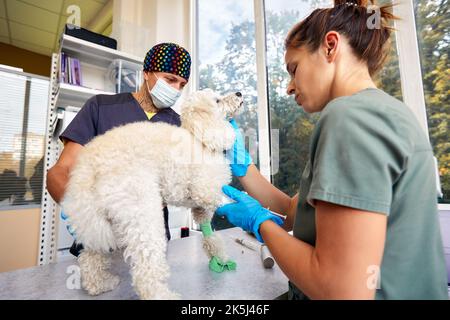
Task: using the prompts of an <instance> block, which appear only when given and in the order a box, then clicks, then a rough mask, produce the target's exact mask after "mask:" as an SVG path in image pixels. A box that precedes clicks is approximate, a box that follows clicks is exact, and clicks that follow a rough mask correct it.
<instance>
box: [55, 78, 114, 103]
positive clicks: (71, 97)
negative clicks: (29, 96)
mask: <svg viewBox="0 0 450 320" xmlns="http://www.w3.org/2000/svg"><path fill="white" fill-rule="evenodd" d="M97 94H109V95H113V94H116V93H115V92H106V91H100V90H96V89H90V88H85V87H80V86H74V85H71V84H67V83H61V84H60V85H59V92H58V99H57V101H56V105H57V106H61V105H72V106H75V107H78V106H79V107H81V106H82V105H83V104H84V103H85V102H86V100H88V99H89V98H91V97H93V96H95V95H97Z"/></svg>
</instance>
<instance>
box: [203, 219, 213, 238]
mask: <svg viewBox="0 0 450 320" xmlns="http://www.w3.org/2000/svg"><path fill="white" fill-rule="evenodd" d="M200 229H201V230H202V233H203V236H205V237H209V236H211V235H212V234H213V231H212V227H211V222H207V223H202V224H200Z"/></svg>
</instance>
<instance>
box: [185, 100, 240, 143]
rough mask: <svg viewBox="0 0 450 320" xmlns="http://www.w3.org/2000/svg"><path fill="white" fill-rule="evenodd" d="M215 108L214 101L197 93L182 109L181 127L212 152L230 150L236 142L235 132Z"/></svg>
mask: <svg viewBox="0 0 450 320" xmlns="http://www.w3.org/2000/svg"><path fill="white" fill-rule="evenodd" d="M215 108H217V105H214V99H212V98H210V97H209V96H206V95H204V94H199V93H195V94H194V97H192V98H191V99H189V100H188V101H186V103H185V104H184V105H183V106H182V108H181V116H180V118H181V127H183V128H185V129H186V130H188V131H189V132H191V133H192V135H193V136H194V137H195V138H196V139H197V140H199V141H201V142H202V143H203V145H204V146H205V147H206V148H208V149H209V150H211V151H223V150H228V149H230V148H231V147H232V146H233V143H234V140H235V134H234V130H233V127H232V126H231V124H230V123H229V122H228V121H227V120H225V119H221V116H220V115H219V114H218V112H219V111H218V110H215ZM216 112H217V113H216Z"/></svg>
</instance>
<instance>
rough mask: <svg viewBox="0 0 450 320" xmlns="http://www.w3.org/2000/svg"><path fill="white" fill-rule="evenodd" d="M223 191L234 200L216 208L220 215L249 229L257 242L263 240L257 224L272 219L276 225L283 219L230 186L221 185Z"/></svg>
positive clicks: (237, 225)
mask: <svg viewBox="0 0 450 320" xmlns="http://www.w3.org/2000/svg"><path fill="white" fill-rule="evenodd" d="M222 191H223V193H225V194H226V195H227V196H228V197H230V198H231V199H233V200H235V201H236V202H235V203H229V204H226V205H224V206H222V207H220V208H218V209H217V210H216V213H217V214H218V215H220V216H226V217H227V219H228V221H230V222H231V223H232V224H234V225H235V226H236V227H240V228H242V229H244V230H245V231H251V232H253V233H254V235H255V236H256V239H258V241H259V242H264V240H263V239H262V237H261V235H260V234H259V226H260V225H261V223H263V222H264V221H266V220H272V221H273V222H275V223H276V224H278V225H280V226H281V225H282V224H283V222H284V221H283V219H281V218H280V217H278V216H276V215H274V214H272V213H271V212H270V211H269V210H267V209H266V208H263V207H262V206H261V205H260V204H259V202H258V201H256V200H255V199H253V198H252V197H250V196H249V195H247V194H245V193H244V192H242V191H239V190H237V189H235V188H233V187H231V186H223V187H222Z"/></svg>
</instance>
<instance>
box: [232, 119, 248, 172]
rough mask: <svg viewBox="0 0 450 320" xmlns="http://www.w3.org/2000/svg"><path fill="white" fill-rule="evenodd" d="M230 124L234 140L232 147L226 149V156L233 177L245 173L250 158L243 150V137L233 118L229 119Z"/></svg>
mask: <svg viewBox="0 0 450 320" xmlns="http://www.w3.org/2000/svg"><path fill="white" fill-rule="evenodd" d="M230 124H231V125H232V126H233V129H234V133H235V135H236V140H235V141H234V144H233V148H231V149H230V150H227V152H226V157H227V159H228V161H230V167H231V172H232V174H233V175H234V176H235V177H243V176H245V175H246V174H247V169H248V166H249V165H250V164H251V163H252V158H251V157H250V155H249V154H248V152H247V150H245V143H244V138H243V137H242V134H241V131H240V130H239V127H238V126H237V124H236V121H234V119H231V120H230Z"/></svg>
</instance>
